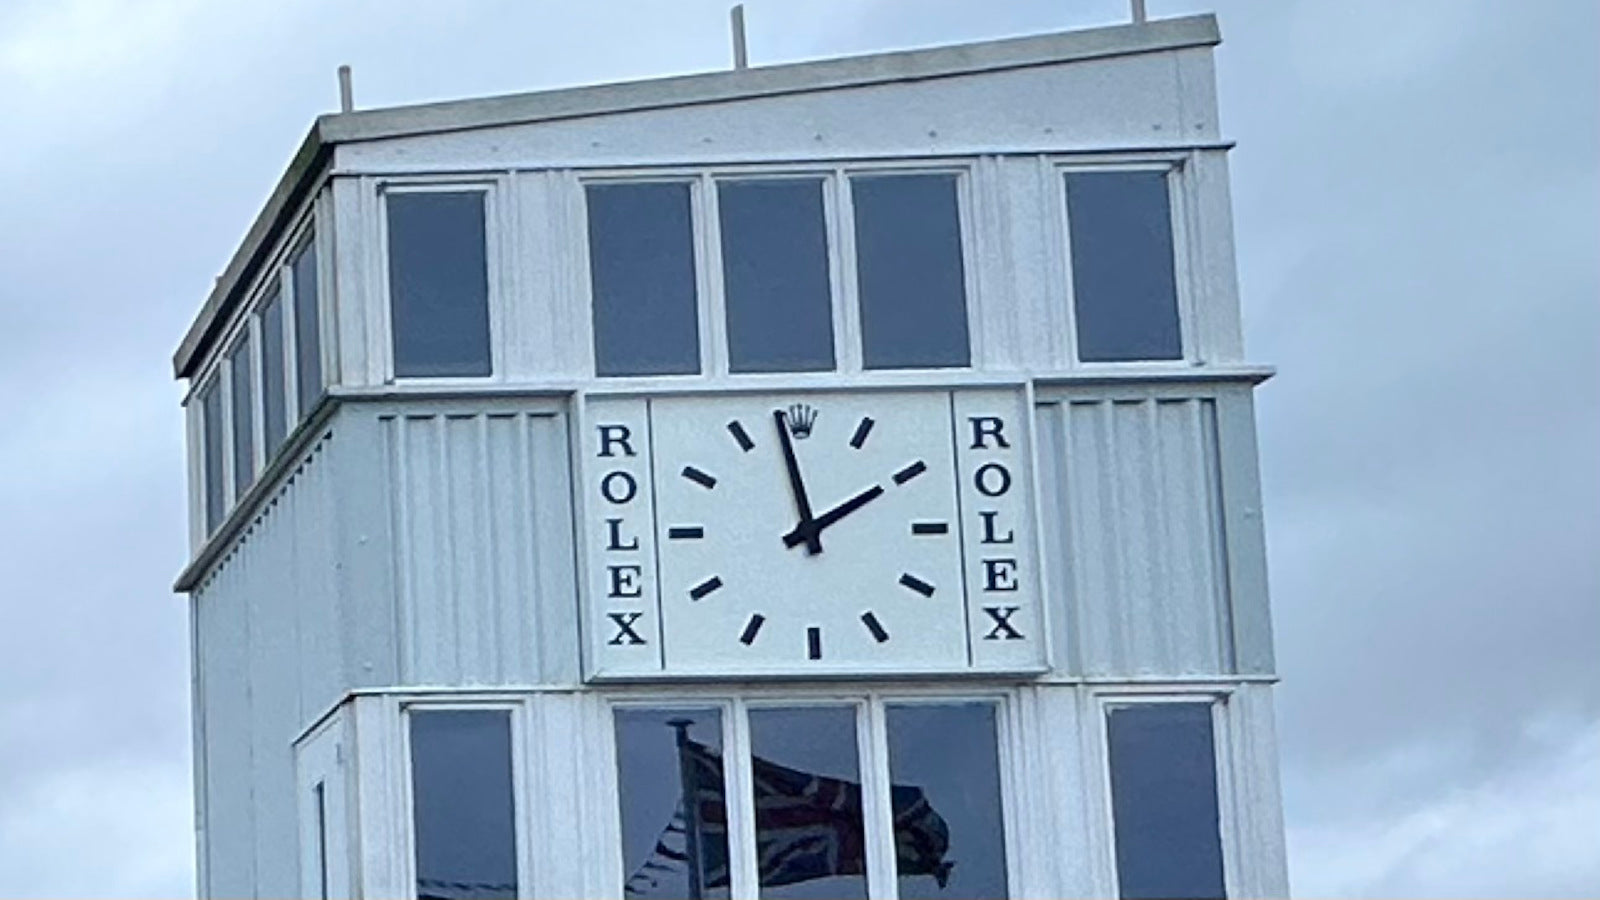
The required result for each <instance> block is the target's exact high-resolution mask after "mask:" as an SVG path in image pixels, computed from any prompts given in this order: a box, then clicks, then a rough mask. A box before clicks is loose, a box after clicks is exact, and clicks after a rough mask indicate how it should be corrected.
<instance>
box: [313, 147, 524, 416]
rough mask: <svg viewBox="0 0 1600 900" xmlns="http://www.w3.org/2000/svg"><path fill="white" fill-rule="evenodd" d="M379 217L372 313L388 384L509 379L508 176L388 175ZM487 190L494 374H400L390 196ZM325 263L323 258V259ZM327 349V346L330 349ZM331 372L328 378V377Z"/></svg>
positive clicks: (380, 185)
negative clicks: (391, 261)
mask: <svg viewBox="0 0 1600 900" xmlns="http://www.w3.org/2000/svg"><path fill="white" fill-rule="evenodd" d="M374 190H375V191H376V195H377V203H376V208H377V216H376V217H375V218H376V221H374V222H373V223H372V233H373V235H374V238H373V239H374V240H375V241H376V243H375V244H374V246H375V247H376V248H377V253H376V256H377V262H376V265H375V266H374V267H373V269H372V276H373V279H374V281H375V283H376V285H377V290H376V291H375V292H374V293H373V294H372V295H371V296H372V297H373V299H374V302H373V303H372V309H371V311H370V315H371V317H372V318H371V321H372V324H373V326H374V333H376V334H380V335H382V336H383V340H382V341H380V342H379V345H378V347H377V348H376V349H377V351H378V354H379V355H380V357H381V360H382V361H381V366H380V369H381V371H382V372H383V383H384V384H396V385H414V386H417V387H463V386H472V385H489V384H497V383H502V382H505V381H507V380H508V376H507V369H508V368H509V366H508V365H507V361H508V360H509V359H510V356H509V354H508V353H507V349H508V348H507V347H506V346H505V343H506V335H505V331H506V322H507V319H508V316H507V304H508V303H510V302H514V298H515V289H514V286H513V285H512V284H510V283H508V279H509V278H511V277H512V276H511V275H510V270H511V268H512V267H511V266H510V265H508V264H507V261H508V260H510V259H512V258H514V257H513V255H512V253H511V251H512V250H513V249H514V248H511V247H508V246H507V242H508V241H509V240H510V239H511V238H510V236H511V234H512V233H513V229H512V227H511V222H510V221H509V217H510V216H511V215H512V214H513V212H512V209H511V208H512V207H513V206H514V205H515V204H514V203H512V202H510V201H509V200H508V198H511V197H513V196H514V195H513V194H512V192H511V189H510V187H509V184H508V178H507V177H506V176H502V175H476V176H474V175H436V176H407V177H405V178H384V179H381V180H379V181H377V182H376V184H375V186H374ZM460 193H481V194H483V260H484V269H485V271H484V279H485V285H486V287H487V290H488V296H487V297H486V298H485V301H484V302H485V304H486V306H487V310H486V312H487V314H488V323H489V374H488V375H422V376H419V375H396V374H395V359H394V315H393V308H394V300H393V297H392V296H391V295H390V291H389V288H390V285H389V197H390V196H392V195H395V194H460ZM318 267H319V268H320V267H321V260H320V258H319V260H318ZM324 350H326V347H324ZM326 377H327V376H326V374H325V375H324V380H326Z"/></svg>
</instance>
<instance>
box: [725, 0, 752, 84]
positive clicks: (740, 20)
mask: <svg viewBox="0 0 1600 900" xmlns="http://www.w3.org/2000/svg"><path fill="white" fill-rule="evenodd" d="M728 18H729V19H730V23H729V24H730V25H732V27H733V67H734V68H735V69H748V68H750V54H749V52H748V51H747V50H746V49H745V43H744V4H743V3H740V4H739V5H737V6H735V7H734V8H733V9H731V10H729V11H728Z"/></svg>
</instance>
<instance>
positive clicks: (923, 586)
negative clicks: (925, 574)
mask: <svg viewBox="0 0 1600 900" xmlns="http://www.w3.org/2000/svg"><path fill="white" fill-rule="evenodd" d="M900 583H901V584H903V585H905V586H906V587H908V588H911V589H912V590H913V591H916V592H917V593H919V594H921V595H922V596H924V597H932V596H933V585H931V584H929V583H927V582H926V581H923V580H922V579H921V578H918V577H917V576H915V575H912V574H911V573H910V572H907V573H906V574H904V575H901V576H900Z"/></svg>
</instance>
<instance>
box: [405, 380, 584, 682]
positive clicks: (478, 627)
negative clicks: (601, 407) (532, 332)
mask: <svg viewBox="0 0 1600 900" xmlns="http://www.w3.org/2000/svg"><path fill="white" fill-rule="evenodd" d="M379 422H380V428H381V431H382V433H383V448H382V454H383V464H384V465H385V466H386V468H387V477H386V482H387V484H388V485H389V489H390V492H391V493H390V497H389V513H390V516H391V517H392V521H391V524H390V528H391V531H392V535H393V541H394V562H395V594H396V610H397V614H398V625H399V635H398V640H397V645H398V653H399V663H400V671H399V675H400V681H401V682H402V683H405V684H439V685H474V684H479V685H489V684H532V683H537V682H540V681H544V680H547V679H552V678H555V679H561V678H563V677H567V678H570V677H575V676H576V672H577V652H578V639H577V625H576V616H577V607H576V604H577V600H576V593H575V588H574V587H573V586H572V585H573V576H572V569H573V566H574V562H573V551H572V534H571V531H572V516H571V492H570V487H569V484H570V482H569V479H568V459H569V456H570V454H569V452H568V446H567V430H566V421H565V418H564V417H562V416H560V415H557V414H554V413H550V412H531V411H526V410H513V409H492V408H491V409H484V408H483V405H482V404H477V408H475V409H471V410H461V411H453V410H442V409H434V410H426V411H424V410H419V411H416V412H407V413H394V414H384V415H381V416H380V419H379Z"/></svg>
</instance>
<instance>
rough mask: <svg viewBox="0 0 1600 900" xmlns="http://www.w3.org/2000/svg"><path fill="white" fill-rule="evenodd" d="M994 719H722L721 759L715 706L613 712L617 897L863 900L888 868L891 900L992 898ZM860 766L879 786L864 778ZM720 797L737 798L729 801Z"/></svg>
mask: <svg viewBox="0 0 1600 900" xmlns="http://www.w3.org/2000/svg"><path fill="white" fill-rule="evenodd" d="M874 705H879V706H881V711H882V713H883V714H882V715H869V713H870V712H872V707H873V706H874ZM728 708H729V707H727V706H722V707H720V709H724V710H725V709H728ZM998 714H999V709H998V705H997V704H996V703H995V702H993V701H954V700H939V701H927V702H921V701H918V702H910V701H907V702H890V703H882V702H881V701H877V700H870V701H859V702H854V703H851V702H840V701H837V700H834V701H830V702H828V703H818V704H804V705H801V704H798V703H796V704H793V705H782V706H777V705H768V704H765V703H763V704H760V705H755V704H752V705H751V706H750V707H749V708H745V707H743V706H732V707H731V715H733V716H738V717H743V724H744V725H745V726H746V727H744V728H742V729H741V728H733V729H731V732H732V733H743V734H744V735H746V736H747V737H746V738H741V739H740V740H747V743H746V744H745V745H744V746H740V747H738V748H736V750H737V752H734V750H729V751H728V752H727V753H724V749H723V727H724V724H725V723H724V717H725V713H724V712H722V711H719V708H718V707H705V708H699V709H682V708H677V709H670V708H669V709H637V708H627V707H624V708H619V709H618V710H617V711H616V734H617V766H618V773H617V775H618V797H619V802H620V804H621V814H622V845H623V861H624V870H623V873H622V877H623V879H624V886H625V889H626V892H627V894H628V895H629V896H636V897H653V898H665V897H672V898H687V897H697V896H707V897H718V896H727V895H728V891H729V890H730V885H732V884H734V883H735V881H736V879H737V878H740V877H742V878H744V879H746V880H747V882H748V883H749V885H750V887H755V886H759V891H760V894H761V896H762V897H765V898H807V897H830V898H833V897H858V898H864V897H867V896H869V890H868V883H867V879H868V872H869V870H870V869H872V868H873V867H875V866H881V865H886V864H889V863H891V862H892V864H893V866H894V870H895V872H896V875H897V877H896V886H897V887H898V891H899V895H900V896H901V897H905V898H921V897H940V898H978V897H985V898H990V897H1004V896H1006V893H1007V891H1008V885H1007V876H1006V864H1005V836H1004V830H1005V829H1004V824H1003V820H1002V815H1001V796H1000V777H1001V776H1000V764H999V759H1000V756H999V748H998V744H997V743H996V742H997V739H998V736H997V728H996V720H997V718H998ZM874 722H876V723H880V724H877V725H873V724H871V723H874ZM867 748H870V749H867ZM872 759H880V760H881V759H887V761H888V765H887V771H884V770H881V769H880V770H878V771H877V772H875V773H869V772H866V771H865V770H866V769H867V768H868V767H869V765H870V764H868V763H865V762H864V760H872ZM725 761H732V762H731V763H730V764H732V765H734V766H735V768H737V769H738V770H739V771H738V772H737V773H731V772H726V771H725V770H724V763H725ZM877 765H882V763H878V764H877ZM730 783H739V784H745V785H749V787H748V788H746V790H747V791H748V793H747V794H745V795H744V796H742V797H735V798H732V799H731V800H730V799H729V798H728V795H727V793H726V791H727V785H728V784H730ZM863 784H869V785H873V787H871V788H870V790H872V791H876V792H878V793H877V794H876V795H874V796H873V799H872V801H871V802H868V799H867V795H866V794H865V793H864V791H865V790H868V789H864V788H863ZM685 797H692V798H695V799H694V802H692V803H690V804H689V805H687V806H686V805H685V803H684V800H683V798H685ZM730 809H734V810H744V811H745V816H744V817H741V829H742V830H734V829H732V828H730V821H729V815H728V813H729V810H730ZM869 810H871V811H874V812H875V813H877V812H880V811H881V814H882V815H883V819H882V820H881V822H879V823H874V822H871V821H868V819H867V812H868V811H869ZM744 860H748V861H749V862H743V863H742V864H741V861H744ZM957 861H959V863H960V864H959V865H957V864H956V863H957ZM750 865H753V866H754V867H755V870H754V871H753V872H751V871H749V870H748V869H747V868H746V867H747V866H750ZM741 873H742V874H741ZM886 887H887V886H886ZM697 889H698V890H697ZM879 893H882V891H880V892H879Z"/></svg>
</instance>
